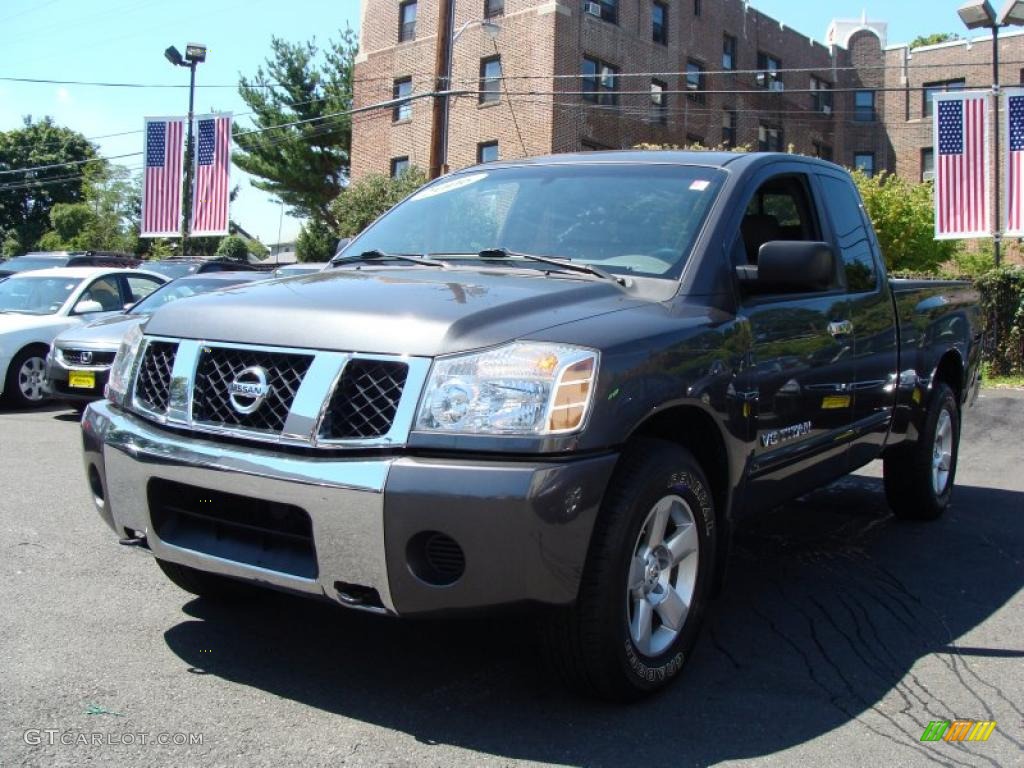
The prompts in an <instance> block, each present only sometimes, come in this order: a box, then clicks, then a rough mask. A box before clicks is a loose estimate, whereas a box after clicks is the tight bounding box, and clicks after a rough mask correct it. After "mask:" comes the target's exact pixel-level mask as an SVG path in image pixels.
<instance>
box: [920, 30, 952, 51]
mask: <svg viewBox="0 0 1024 768" xmlns="http://www.w3.org/2000/svg"><path fill="white" fill-rule="evenodd" d="M959 39H960V35H958V34H956V33H955V32H936V33H934V34H931V35H921V36H920V37H915V38H914V39H913V40H911V41H910V48H911V50H913V49H914V48H923V47H924V46H926V45H938V44H939V43H948V42H951V41H953V40H959Z"/></svg>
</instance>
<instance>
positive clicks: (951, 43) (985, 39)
mask: <svg viewBox="0 0 1024 768" xmlns="http://www.w3.org/2000/svg"><path fill="white" fill-rule="evenodd" d="M1021 35H1024V29H1015V30H1012V31H1010V32H1000V33H999V39H1000V40H1002V39H1004V38H1007V37H1019V36H1021ZM991 42H992V35H991V34H987V35H978V36H977V37H967V38H964V39H962V40H948V41H947V42H945V43H936V44H935V45H922V46H920V47H918V48H910V43H898V44H896V45H889V46H886V48H885V50H887V51H898V50H900V49H902V48H910V52H911V53H916V52H917V51H937V50H940V49H942V48H955V47H956V46H958V45H963V46H967V47H968V48H969V47H970V46H972V45H974V44H975V43H991Z"/></svg>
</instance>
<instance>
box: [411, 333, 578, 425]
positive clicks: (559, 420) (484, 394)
mask: <svg viewBox="0 0 1024 768" xmlns="http://www.w3.org/2000/svg"><path fill="white" fill-rule="evenodd" d="M597 364H598V353H597V352H596V351H594V350H592V349H585V348H582V347H571V346H568V345H564V344H547V343H541V342H516V343H514V344H508V345H506V346H504V347H498V348H497V349H492V350H488V351H487V352H477V353H473V354H468V355H453V356H451V357H442V358H438V359H437V360H435V361H434V365H433V368H432V369H431V374H430V380H429V382H428V383H427V388H426V390H425V391H424V393H423V399H422V400H421V401H420V410H419V416H418V417H417V419H416V428H417V429H419V430H425V431H430V432H448V433H455V434H494V435H553V434H565V433H568V432H575V431H577V430H579V429H580V428H581V427H582V426H583V423H584V420H585V419H586V416H587V412H588V410H589V409H590V402H591V400H592V399H593V393H594V382H595V380H596V378H597Z"/></svg>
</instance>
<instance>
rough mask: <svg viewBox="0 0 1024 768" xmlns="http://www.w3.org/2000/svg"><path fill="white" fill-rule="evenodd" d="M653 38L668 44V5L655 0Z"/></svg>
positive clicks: (652, 20)
mask: <svg viewBox="0 0 1024 768" xmlns="http://www.w3.org/2000/svg"><path fill="white" fill-rule="evenodd" d="M651 39H652V40H654V42H656V43H660V44H661V45H668V6H667V5H665V4H664V3H659V2H655V3H654V4H652V5H651Z"/></svg>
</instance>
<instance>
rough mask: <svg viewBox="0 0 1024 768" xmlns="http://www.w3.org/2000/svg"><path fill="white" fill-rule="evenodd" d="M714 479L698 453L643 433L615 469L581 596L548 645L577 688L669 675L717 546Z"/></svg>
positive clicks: (606, 692)
mask: <svg viewBox="0 0 1024 768" xmlns="http://www.w3.org/2000/svg"><path fill="white" fill-rule="evenodd" d="M715 535H716V534H715V524H714V505H713V502H712V496H711V489H710V486H709V485H708V482H707V479H706V478H705V477H704V473H703V471H702V470H701V468H700V466H699V465H698V464H697V462H696V460H695V459H694V458H693V456H692V455H691V454H690V453H689V452H688V451H686V450H685V449H683V448H681V447H680V446H678V445H676V444H674V443H669V442H664V441H660V440H643V441H637V442H636V443H634V444H633V445H631V446H630V448H629V449H628V450H627V452H626V453H625V454H624V455H623V457H622V460H621V461H620V462H619V466H618V467H617V468H616V472H615V474H614V476H613V477H612V479H611V481H610V483H609V486H608V490H607V492H606V494H605V500H604V503H603V505H602V510H601V513H600V516H599V518H598V521H597V523H596V525H595V530H594V534H593V539H592V542H591V549H590V553H589V556H588V560H587V565H586V569H585V571H584V574H583V579H582V581H581V584H580V591H579V596H578V599H577V602H576V604H575V605H574V606H573V607H572V608H568V609H564V610H561V611H559V612H558V613H557V614H556V615H555V616H553V617H552V618H551V620H550V622H549V625H548V630H549V631H548V637H547V642H546V643H545V648H546V650H547V651H548V652H550V653H551V659H552V661H553V663H554V665H555V667H556V669H557V671H558V672H559V673H560V674H561V675H562V677H563V678H565V679H566V681H567V682H568V683H569V684H570V685H571V686H572V687H573V688H575V689H577V690H579V691H581V692H583V693H586V694H589V695H596V696H599V697H602V698H607V699H612V700H620V701H622V700H626V701H628V700H631V699H636V698H638V697H640V696H642V695H644V694H648V693H652V692H654V691H656V690H658V689H659V688H662V687H664V686H666V685H667V684H668V683H669V682H671V681H672V680H673V679H674V678H675V677H676V676H677V675H678V674H679V671H680V670H681V669H682V666H683V663H684V661H685V660H686V658H687V657H688V655H689V653H690V651H691V649H692V648H693V645H694V643H695V642H696V639H697V633H698V629H699V627H700V623H701V620H702V617H703V613H704V610H705V608H706V604H707V600H708V596H709V593H710V588H711V584H712V574H713V572H714V552H715Z"/></svg>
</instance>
